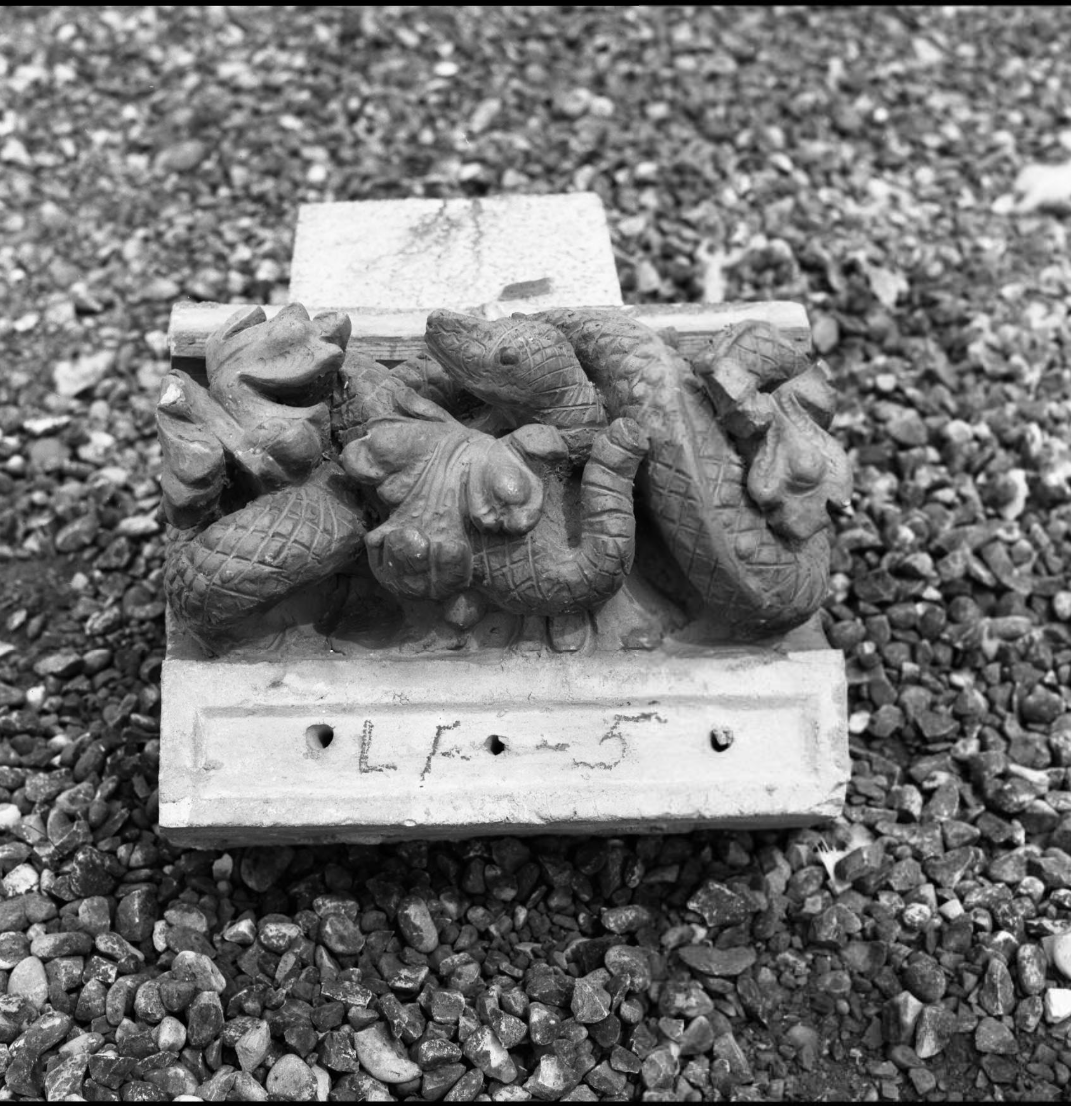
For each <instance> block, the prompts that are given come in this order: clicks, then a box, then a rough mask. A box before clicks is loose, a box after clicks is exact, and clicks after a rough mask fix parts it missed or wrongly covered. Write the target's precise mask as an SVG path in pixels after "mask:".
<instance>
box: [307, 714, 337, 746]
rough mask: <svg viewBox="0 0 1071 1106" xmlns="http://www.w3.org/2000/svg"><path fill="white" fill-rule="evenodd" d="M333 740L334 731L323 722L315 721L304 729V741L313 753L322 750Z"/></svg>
mask: <svg viewBox="0 0 1071 1106" xmlns="http://www.w3.org/2000/svg"><path fill="white" fill-rule="evenodd" d="M334 740H335V731H334V730H333V729H332V728H331V727H330V726H328V725H327V723H325V722H317V723H316V725H314V726H310V727H309V728H308V729H307V730H306V731H305V741H306V743H307V744H308V746H309V750H310V751H311V752H313V753H320V752H323V750H324V749H326V748H327V746H328V745H330V744H331V742H332V741H334Z"/></svg>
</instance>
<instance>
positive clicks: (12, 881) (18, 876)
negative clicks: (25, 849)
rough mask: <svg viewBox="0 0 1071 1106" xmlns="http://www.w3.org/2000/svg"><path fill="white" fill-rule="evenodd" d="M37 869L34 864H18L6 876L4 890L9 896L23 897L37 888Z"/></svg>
mask: <svg viewBox="0 0 1071 1106" xmlns="http://www.w3.org/2000/svg"><path fill="white" fill-rule="evenodd" d="M37 880H38V875H37V869H36V868H34V866H33V865H32V864H18V865H16V866H15V867H14V868H12V869H11V871H10V872H8V874H7V875H6V876H4V889H5V890H6V891H7V893H8V895H9V896H10V895H21V894H23V893H24V892H26V891H32V890H33V889H34V888H35V887H36V886H37Z"/></svg>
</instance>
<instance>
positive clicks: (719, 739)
mask: <svg viewBox="0 0 1071 1106" xmlns="http://www.w3.org/2000/svg"><path fill="white" fill-rule="evenodd" d="M732 743H733V731H732V730H730V729H729V727H728V726H715V727H714V729H712V730H711V731H710V747H711V748H712V749H713V750H714V752H716V753H724V752H725V750H726V749H728V748H729V746H730V745H732Z"/></svg>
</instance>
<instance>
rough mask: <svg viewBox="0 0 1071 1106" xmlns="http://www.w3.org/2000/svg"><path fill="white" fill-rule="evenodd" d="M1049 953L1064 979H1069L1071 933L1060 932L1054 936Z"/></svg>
mask: <svg viewBox="0 0 1071 1106" xmlns="http://www.w3.org/2000/svg"><path fill="white" fill-rule="evenodd" d="M1049 955H1050V957H1051V959H1052V962H1053V963H1054V964H1055V965H1056V967H1057V969H1058V970H1059V972H1060V974H1061V975H1062V976H1064V978H1065V979H1071V933H1061V934H1060V935H1059V936H1057V937H1054V938H1053V939H1052V947H1051V949H1050V950H1049Z"/></svg>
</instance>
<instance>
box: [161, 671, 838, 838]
mask: <svg viewBox="0 0 1071 1106" xmlns="http://www.w3.org/2000/svg"><path fill="white" fill-rule="evenodd" d="M163 680H164V686H163V704H164V715H163V724H162V730H163V734H164V744H165V750H164V751H165V755H164V756H163V758H162V762H161V773H160V825H161V829H162V830H163V831H164V833H165V834H166V836H167V837H168V838H170V839H171V840H173V841H176V842H178V843H182V844H188V845H224V844H226V845H241V844H265V843H270V842H273V841H283V840H285V841H321V842H322V841H363V842H373V841H380V840H384V839H395V838H407V837H421V838H427V837H468V836H472V835H478V834H501V833H511V834H525V833H554V832H594V833H598V832H603V833H623V832H636V831H645V832H651V831H662V830H674V831H680V830H686V829H690V828H694V827H697V826H723V827H728V826H737V825H744V826H756V827H757V826H787V825H801V824H809V823H813V822H815V821H820V820H822V819H824V818H830V817H834V816H835V815H837V814H838V813H839V811H840V809H841V805H842V803H843V801H844V790H845V787H846V784H847V779H848V774H849V762H848V755H847V732H846V720H845V701H846V700H845V681H844V665H843V658H842V656H841V654H840V653H839V652H835V651H833V650H829V649H819V650H814V651H807V652H794V653H788V654H783V653H780V652H777V651H773V650H765V649H753V650H740V651H729V650H724V649H722V650H716V651H700V652H691V653H688V654H680V655H674V656H667V655H664V654H662V653H613V654H611V653H605V654H601V653H600V654H595V655H590V656H577V655H564V654H539V655H533V654H524V653H521V654H512V655H507V654H504V653H502V652H500V651H488V652H485V653H481V654H468V655H464V656H448V657H437V658H428V657H397V656H395V657H391V658H385V657H382V656H376V655H373V654H368V655H359V656H346V657H339V656H325V657H324V658H322V659H318V660H315V661H312V660H303V661H299V662H294V661H292V660H290V661H287V660H285V659H282V658H279V659H276V660H265V661H263V662H259V663H255V664H249V663H246V664H241V663H236V662H228V661H226V660H215V661H207V662H206V661H190V660H177V659H169V660H167V661H166V662H165V664H164V675H163ZM328 735H330V736H329V737H328Z"/></svg>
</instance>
